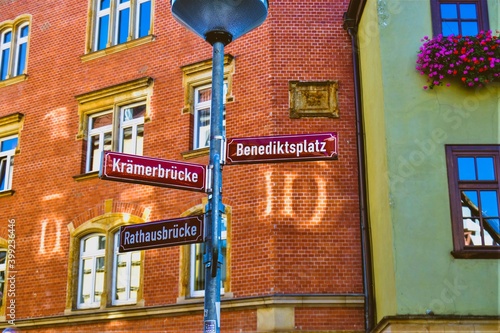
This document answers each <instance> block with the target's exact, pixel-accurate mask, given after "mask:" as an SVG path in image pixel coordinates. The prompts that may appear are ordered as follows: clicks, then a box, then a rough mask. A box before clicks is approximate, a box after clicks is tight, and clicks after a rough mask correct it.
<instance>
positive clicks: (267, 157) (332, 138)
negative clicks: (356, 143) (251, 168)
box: [226, 132, 338, 164]
mask: <svg viewBox="0 0 500 333" xmlns="http://www.w3.org/2000/svg"><path fill="white" fill-rule="evenodd" d="M337 154H338V138H337V133H336V132H330V133H316V134H299V135H280V136H261V137H254V138H232V139H229V140H227V144H226V164H241V163H264V162H291V161H305V160H313V161H315V160H331V159H337Z"/></svg>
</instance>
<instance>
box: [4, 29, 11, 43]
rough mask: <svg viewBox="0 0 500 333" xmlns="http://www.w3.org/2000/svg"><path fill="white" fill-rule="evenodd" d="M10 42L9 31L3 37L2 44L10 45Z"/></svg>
mask: <svg viewBox="0 0 500 333" xmlns="http://www.w3.org/2000/svg"><path fill="white" fill-rule="evenodd" d="M11 40H12V31H9V32H7V33H5V34H4V35H3V41H2V42H3V43H10V41H11Z"/></svg>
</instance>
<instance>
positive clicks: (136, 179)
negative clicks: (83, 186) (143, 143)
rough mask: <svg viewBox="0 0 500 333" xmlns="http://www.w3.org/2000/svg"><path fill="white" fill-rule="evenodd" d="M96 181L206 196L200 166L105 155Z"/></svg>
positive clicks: (203, 176)
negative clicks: (193, 192) (146, 186)
mask: <svg viewBox="0 0 500 333" xmlns="http://www.w3.org/2000/svg"><path fill="white" fill-rule="evenodd" d="M99 177H100V178H101V179H106V180H116V181H121V182H128V183H135V184H146V185H153V186H163V187H171V188H176V189H181V190H190V191H197V192H205V189H206V178H207V167H206V166H205V165H201V164H193V163H184V162H177V161H168V160H161V159H157V158H151V157H144V156H137V155H131V154H124V153H117V152H111V151H105V152H103V155H102V166H101V170H100V171H99Z"/></svg>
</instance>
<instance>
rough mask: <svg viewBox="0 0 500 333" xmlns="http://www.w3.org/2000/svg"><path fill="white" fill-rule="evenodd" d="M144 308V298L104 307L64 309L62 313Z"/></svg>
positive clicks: (89, 313)
mask: <svg viewBox="0 0 500 333" xmlns="http://www.w3.org/2000/svg"><path fill="white" fill-rule="evenodd" d="M141 308H144V300H141V301H138V302H137V303H133V304H120V305H118V304H117V305H109V306H106V307H95V308H91V307H88V308H82V309H66V310H64V315H66V316H69V315H92V314H96V313H109V312H113V311H116V310H118V309H119V310H120V311H122V310H127V309H128V310H134V309H141Z"/></svg>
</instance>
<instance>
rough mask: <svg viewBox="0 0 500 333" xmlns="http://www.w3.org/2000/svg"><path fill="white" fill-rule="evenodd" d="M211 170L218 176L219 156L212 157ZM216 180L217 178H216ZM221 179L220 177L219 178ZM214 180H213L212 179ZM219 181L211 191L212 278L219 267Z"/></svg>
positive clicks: (215, 182)
mask: <svg viewBox="0 0 500 333" xmlns="http://www.w3.org/2000/svg"><path fill="white" fill-rule="evenodd" d="M213 163H214V165H213V168H214V170H215V173H217V174H220V169H221V168H222V166H221V163H220V156H219V154H215V155H214V160H213ZM216 178H217V177H216ZM219 178H222V177H219ZM214 180H215V179H214ZM219 181H220V179H218V181H214V187H215V188H214V189H212V198H213V200H212V205H213V206H212V207H211V209H212V211H211V216H212V239H211V242H212V263H211V265H212V267H211V268H212V277H216V276H217V268H218V266H219V235H220V230H219V229H220V225H221V223H220V221H221V212H220V209H219V206H220V204H221V201H222V198H221V188H217V186H218V185H220V184H219Z"/></svg>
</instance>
